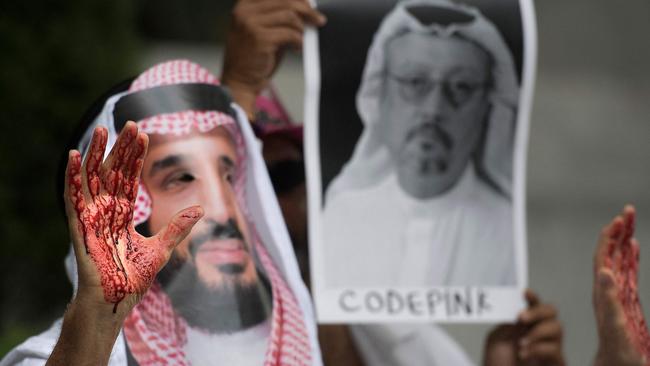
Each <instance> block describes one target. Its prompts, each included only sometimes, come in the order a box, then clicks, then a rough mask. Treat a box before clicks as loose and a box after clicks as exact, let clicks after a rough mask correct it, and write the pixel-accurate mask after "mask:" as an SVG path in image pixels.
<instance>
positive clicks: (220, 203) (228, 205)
mask: <svg viewBox="0 0 650 366" xmlns="http://www.w3.org/2000/svg"><path fill="white" fill-rule="evenodd" d="M199 199H200V200H201V202H199V203H198V204H200V205H201V206H202V207H203V210H204V212H205V214H204V217H203V219H202V220H206V221H208V220H210V221H213V222H227V221H228V220H234V219H235V218H236V206H237V202H236V198H235V193H234V191H233V190H232V189H231V188H230V187H229V185H228V183H226V182H223V181H220V180H218V179H213V180H212V181H209V182H205V184H204V186H203V187H202V189H201V194H200V197H199Z"/></svg>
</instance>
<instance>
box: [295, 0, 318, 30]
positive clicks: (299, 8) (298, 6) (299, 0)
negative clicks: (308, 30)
mask: <svg viewBox="0 0 650 366" xmlns="http://www.w3.org/2000/svg"><path fill="white" fill-rule="evenodd" d="M290 4H291V8H292V9H293V10H294V11H296V12H297V13H298V14H299V15H300V17H301V18H302V19H304V21H305V22H306V23H309V24H311V25H315V26H319V27H321V26H323V25H325V23H327V18H326V17H325V15H324V14H323V13H321V12H320V11H318V10H317V9H315V8H313V7H312V6H311V5H310V4H309V2H308V1H306V0H290Z"/></svg>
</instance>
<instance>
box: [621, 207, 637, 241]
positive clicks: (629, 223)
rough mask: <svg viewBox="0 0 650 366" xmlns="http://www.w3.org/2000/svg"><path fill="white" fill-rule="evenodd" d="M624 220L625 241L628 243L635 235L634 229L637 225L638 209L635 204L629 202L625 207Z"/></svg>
mask: <svg viewBox="0 0 650 366" xmlns="http://www.w3.org/2000/svg"><path fill="white" fill-rule="evenodd" d="M623 220H624V223H625V225H624V227H625V235H624V236H623V243H628V242H629V241H630V239H632V237H633V236H634V229H635V226H636V209H635V208H634V206H632V205H630V204H628V205H625V207H624V208H623Z"/></svg>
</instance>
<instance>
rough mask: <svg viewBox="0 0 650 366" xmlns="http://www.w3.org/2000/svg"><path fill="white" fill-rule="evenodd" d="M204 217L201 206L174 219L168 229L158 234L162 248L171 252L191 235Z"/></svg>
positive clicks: (188, 210)
mask: <svg viewBox="0 0 650 366" xmlns="http://www.w3.org/2000/svg"><path fill="white" fill-rule="evenodd" d="M201 217H203V209H202V208H201V206H192V207H188V208H186V209H184V210H181V211H180V212H178V213H177V214H176V215H175V216H174V217H172V219H171V221H170V222H169V224H167V227H165V228H163V229H162V230H160V231H159V232H158V234H156V238H157V239H158V241H159V243H160V247H161V248H164V249H166V250H167V251H168V252H171V251H172V250H173V249H174V248H175V247H176V246H177V245H178V243H180V242H181V241H182V240H183V239H185V237H186V236H187V235H188V234H189V233H190V231H191V230H192V228H193V227H194V224H196V223H197V222H198V221H199V220H200V219H201Z"/></svg>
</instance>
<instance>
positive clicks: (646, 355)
mask: <svg viewBox="0 0 650 366" xmlns="http://www.w3.org/2000/svg"><path fill="white" fill-rule="evenodd" d="M635 216H636V213H635V210H634V207H632V206H626V207H625V209H624V210H623V213H622V214H621V215H618V216H616V217H615V218H614V220H612V222H611V223H610V224H609V225H607V226H605V227H604V228H603V230H602V232H601V235H600V240H599V243H598V247H597V249H596V254H595V256H594V288H593V303H594V311H595V313H596V321H597V323H598V334H599V347H598V353H597V355H596V361H595V365H598V366H601V365H602V366H604V365H647V362H648V360H650V334H649V333H648V328H647V326H646V322H645V318H644V316H643V311H642V309H641V304H640V302H639V294H638V288H637V283H638V282H637V273H638V265H639V243H638V242H637V240H636V239H634V237H633V236H634V222H635Z"/></svg>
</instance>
